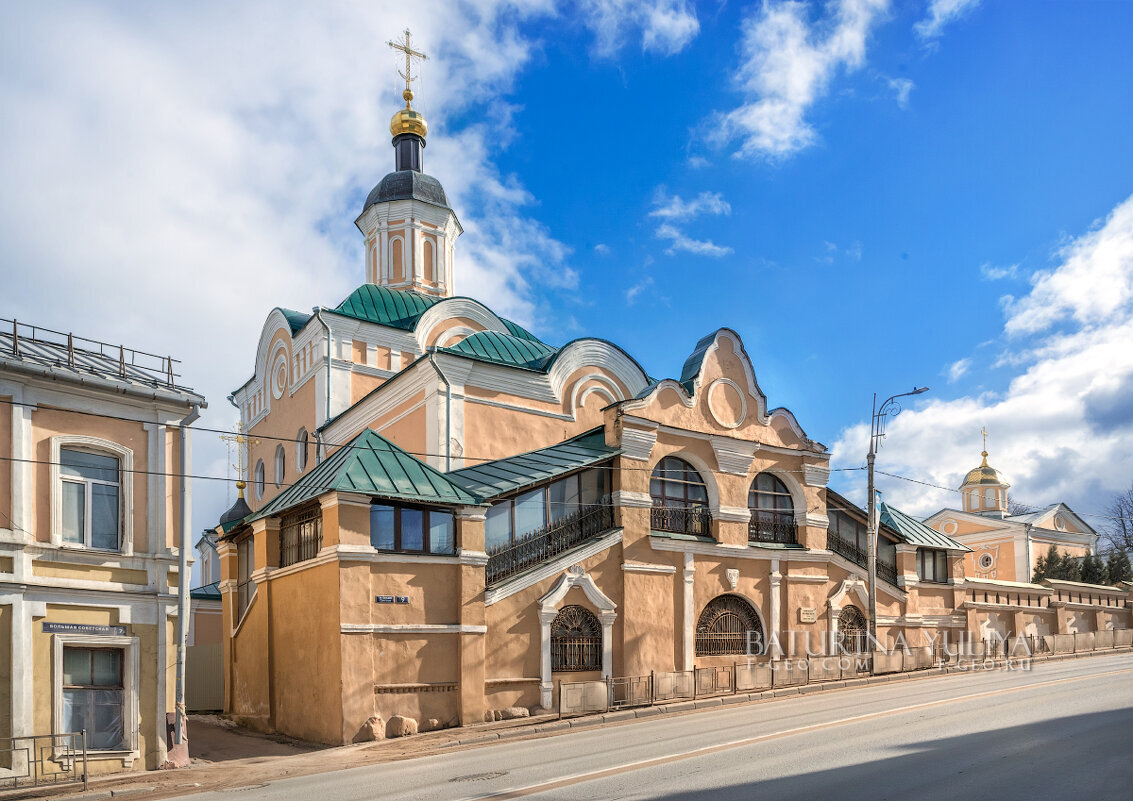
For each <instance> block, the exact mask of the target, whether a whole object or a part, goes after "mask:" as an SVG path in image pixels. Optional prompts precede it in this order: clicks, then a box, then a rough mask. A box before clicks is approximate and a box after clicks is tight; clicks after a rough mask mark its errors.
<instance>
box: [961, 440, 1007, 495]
mask: <svg viewBox="0 0 1133 801" xmlns="http://www.w3.org/2000/svg"><path fill="white" fill-rule="evenodd" d="M982 433H983V438H984V449H983V452H982V453H981V454H980V455H981V456H982V457H983V461H981V462H980V466H979V467H976V468H974V469H972V470H969V471H968V474H967V475H966V476H964V483H963V484H961V485H960V494H961V496H962V497H963V499H964V511H965V512H974V513H976V514H981V515H987V516H989V517H1006V516H1007V489H1008V488H1009V487H1010V486H1011V485H1010V484H1008V483H1007V480H1006V479H1005V478H1004V477H1003V475H1002V474H1001V473H1000V472H999V471H998V470H996V469H995V468H994V467H992V466H991V465H989V464H988V463H987V430H986V429H985V430H984V431H983V432H982Z"/></svg>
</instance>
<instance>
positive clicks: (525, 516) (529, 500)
mask: <svg viewBox="0 0 1133 801" xmlns="http://www.w3.org/2000/svg"><path fill="white" fill-rule="evenodd" d="M546 498H547V496H546V493H545V492H544V490H542V489H537V490H535V491H534V492H528V493H526V494H524V495H520V496H519V497H518V498H516V499H515V536H516V537H517V538H518V537H522V536H523V535H524V534H529V533H530V532H532V531H535V530H536V529H540V528H543V526H545V525H546V524H547V504H546Z"/></svg>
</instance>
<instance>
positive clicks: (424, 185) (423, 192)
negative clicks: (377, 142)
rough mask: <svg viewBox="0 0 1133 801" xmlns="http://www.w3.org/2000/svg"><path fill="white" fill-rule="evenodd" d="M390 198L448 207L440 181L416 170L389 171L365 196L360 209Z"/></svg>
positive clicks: (384, 201)
mask: <svg viewBox="0 0 1133 801" xmlns="http://www.w3.org/2000/svg"><path fill="white" fill-rule="evenodd" d="M391 200H422V201H424V202H426V203H432V204H433V205H435V206H444V207H445V208H446V209H447V208H449V205H448V198H447V197H445V190H444V187H443V186H441V182H440V181H438V180H437V179H436V178H434V177H433V176H431V175H425V174H424V173H422V172H417V171H416V170H401V171H400V172H391V173H390V174H389V175H387V176H386V177H385V178H383V179H382V180H381V182H380V183H379V184H378V185H377V186H375V187H374V188H373V189H371V190H370V194H369V195H367V196H366V203H365V205H363V206H362V211H365V210H366V209H368V208H370V206H372V205H374V204H375V203H386V202H389V201H391Z"/></svg>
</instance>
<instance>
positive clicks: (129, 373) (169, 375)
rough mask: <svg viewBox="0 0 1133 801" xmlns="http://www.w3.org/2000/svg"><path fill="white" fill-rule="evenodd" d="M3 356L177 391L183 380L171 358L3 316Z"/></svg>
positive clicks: (0, 336)
mask: <svg viewBox="0 0 1133 801" xmlns="http://www.w3.org/2000/svg"><path fill="white" fill-rule="evenodd" d="M0 353H9V354H11V355H12V356H15V357H17V358H19V359H22V360H24V361H28V362H33V363H37V364H43V365H49V366H53V367H66V368H69V369H72V370H76V371H80V372H90V373H94V374H96V375H102V376H116V377H118V378H121V379H124V380H126V381H140V382H143V383H146V384H153V385H157V386H165V387H169V388H170V389H176V388H178V385H177V381H176V380H177V379H178V378H180V377H181V374H180V373H178V372H176V366H177V365H179V364H180V363H181V362H180V360H178V359H174V358H173V357H172V356H158V355H157V354H155V353H147V352H145V351H142V350H135V349H134V348H127V347H125V346H124V345H111V344H110V343H108V342H100V341H99V340H97V339H88V338H87V337H79V336H75V335H74V334H72V333H70V332H63V331H55V330H53V329H51V328H44V327H42V326H37V325H29V324H28V323H21V322H19V321H17V320H14V319H13V320H8V319H6V318H3V317H0Z"/></svg>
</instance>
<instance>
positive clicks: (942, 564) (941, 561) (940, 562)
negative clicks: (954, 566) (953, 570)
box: [936, 551, 948, 581]
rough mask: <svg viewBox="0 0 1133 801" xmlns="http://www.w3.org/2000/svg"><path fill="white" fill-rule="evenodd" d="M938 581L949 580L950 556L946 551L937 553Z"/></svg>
mask: <svg viewBox="0 0 1133 801" xmlns="http://www.w3.org/2000/svg"><path fill="white" fill-rule="evenodd" d="M936 580H937V581H947V580H948V554H947V553H945V552H944V551H937V552H936Z"/></svg>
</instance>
